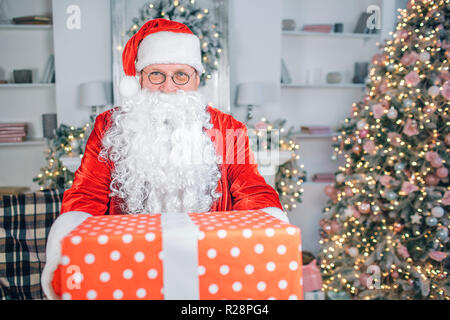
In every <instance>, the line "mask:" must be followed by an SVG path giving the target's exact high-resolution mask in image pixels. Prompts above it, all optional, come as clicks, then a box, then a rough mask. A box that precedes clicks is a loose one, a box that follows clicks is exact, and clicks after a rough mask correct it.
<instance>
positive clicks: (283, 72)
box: [281, 59, 292, 84]
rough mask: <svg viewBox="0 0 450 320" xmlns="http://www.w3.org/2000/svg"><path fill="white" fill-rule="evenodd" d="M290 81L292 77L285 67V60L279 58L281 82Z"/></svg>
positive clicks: (286, 82)
mask: <svg viewBox="0 0 450 320" xmlns="http://www.w3.org/2000/svg"><path fill="white" fill-rule="evenodd" d="M291 82H292V78H291V75H290V74H289V71H288V69H287V67H286V62H285V61H284V59H281V83H282V84H289V83H291Z"/></svg>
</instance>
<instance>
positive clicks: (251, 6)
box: [229, 0, 282, 121]
mask: <svg viewBox="0 0 450 320" xmlns="http://www.w3.org/2000/svg"><path fill="white" fill-rule="evenodd" d="M281 5H282V2H281V1H269V0H246V1H242V0H230V13H229V51H230V55H229V56H230V89H231V113H232V115H233V116H234V117H235V118H236V119H238V120H240V121H243V120H245V116H246V112H247V108H246V107H245V106H237V105H236V104H235V101H236V87H237V85H238V84H239V83H243V82H252V81H258V82H260V81H262V82H270V83H273V84H274V85H276V86H277V91H276V101H275V102H273V103H270V104H266V105H263V106H258V107H256V108H255V112H254V119H255V120H259V119H260V118H261V117H262V116H266V117H270V118H273V117H275V116H276V115H277V114H278V113H279V108H280V106H279V82H280V61H281V60H280V59H281V34H280V28H281V27H280V24H281Z"/></svg>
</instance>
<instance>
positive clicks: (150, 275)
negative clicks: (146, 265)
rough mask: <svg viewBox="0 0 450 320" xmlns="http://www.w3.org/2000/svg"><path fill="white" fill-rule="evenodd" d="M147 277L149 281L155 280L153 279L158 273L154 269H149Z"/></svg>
mask: <svg viewBox="0 0 450 320" xmlns="http://www.w3.org/2000/svg"><path fill="white" fill-rule="evenodd" d="M147 276H148V277H149V278H150V279H155V278H156V277H157V276H158V271H156V269H150V270H148V272H147Z"/></svg>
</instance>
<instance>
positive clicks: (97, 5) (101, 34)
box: [53, 0, 112, 126]
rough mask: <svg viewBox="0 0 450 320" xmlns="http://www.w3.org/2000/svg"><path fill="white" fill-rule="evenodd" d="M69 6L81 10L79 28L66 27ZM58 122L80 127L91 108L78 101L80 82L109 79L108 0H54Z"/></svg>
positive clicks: (109, 20)
mask: <svg viewBox="0 0 450 320" xmlns="http://www.w3.org/2000/svg"><path fill="white" fill-rule="evenodd" d="M69 5H78V6H79V7H80V9H81V28H80V29H79V30H69V29H68V28H67V26H66V20H67V18H68V17H69V14H67V13H66V10H67V7H68V6H69ZM53 20H54V46H55V66H56V105H57V112H58V122H59V123H60V124H61V123H65V124H70V125H73V126H82V125H84V124H85V123H86V122H87V121H88V120H89V114H90V109H89V108H86V107H84V106H81V105H80V103H79V85H80V84H81V83H83V82H90V81H104V82H111V81H112V74H111V7H110V0H95V1H89V0H53Z"/></svg>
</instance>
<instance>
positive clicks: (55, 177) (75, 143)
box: [33, 123, 92, 190]
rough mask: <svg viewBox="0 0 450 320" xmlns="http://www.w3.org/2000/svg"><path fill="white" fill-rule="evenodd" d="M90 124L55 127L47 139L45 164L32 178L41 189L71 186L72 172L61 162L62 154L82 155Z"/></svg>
mask: <svg viewBox="0 0 450 320" xmlns="http://www.w3.org/2000/svg"><path fill="white" fill-rule="evenodd" d="M91 127H92V124H89V123H88V124H86V125H85V126H84V127H82V128H74V127H69V126H67V125H64V124H62V125H60V127H59V128H57V129H56V134H55V136H54V138H52V139H49V140H48V141H47V143H48V150H47V155H46V157H45V159H46V160H47V161H48V163H47V166H46V167H43V168H41V170H40V173H39V174H38V175H37V176H36V177H34V178H33V182H37V183H38V184H39V185H40V186H42V187H41V190H43V189H48V188H62V189H68V188H70V187H71V186H72V183H73V178H74V173H73V172H70V171H69V170H67V168H65V167H64V165H63V163H62V162H61V160H60V159H61V157H63V156H70V157H74V156H79V157H82V156H83V154H84V149H85V147H86V142H87V138H88V137H89V134H90V131H91Z"/></svg>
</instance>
